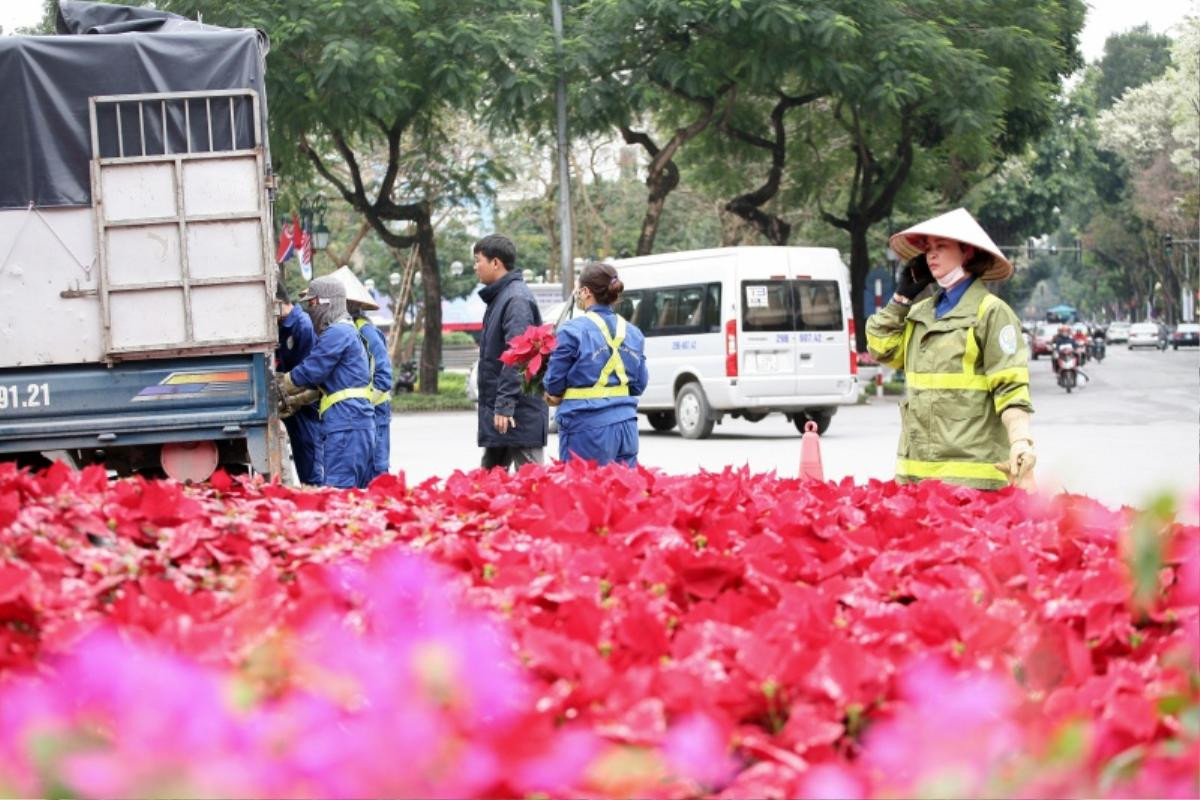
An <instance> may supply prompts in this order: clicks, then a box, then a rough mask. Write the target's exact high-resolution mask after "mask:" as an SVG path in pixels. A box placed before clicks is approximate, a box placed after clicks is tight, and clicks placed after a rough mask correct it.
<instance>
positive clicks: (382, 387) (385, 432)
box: [330, 267, 392, 477]
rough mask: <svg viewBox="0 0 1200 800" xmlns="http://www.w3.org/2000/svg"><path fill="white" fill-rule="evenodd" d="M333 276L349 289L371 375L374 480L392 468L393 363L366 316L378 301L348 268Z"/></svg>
mask: <svg viewBox="0 0 1200 800" xmlns="http://www.w3.org/2000/svg"><path fill="white" fill-rule="evenodd" d="M330 277H332V278H337V279H338V280H339V281H341V283H342V286H344V287H346V308H347V310H348V311H349V312H350V318H351V319H352V320H353V321H354V327H355V328H356V329H357V330H358V338H359V340H360V341H362V344H363V347H364V348H365V349H366V351H367V366H368V367H369V369H370V373H371V405H372V406H373V407H374V409H375V451H374V452H375V455H374V463H373V465H372V470H371V477H375V476H377V475H383V474H384V473H386V472H387V471H388V468H389V466H390V465H389V461H390V458H391V448H390V444H391V442H390V437H391V434H392V431H391V428H392V360H391V357H390V356H389V354H388V348H387V340H385V339H384V337H383V333H382V332H381V331H380V330H379V328H377V327H375V325H374V324H373V323H372V322H371V320H369V319H368V318H367V315H366V312H367V311H377V310H378V309H379V303H377V302H375V298H374V297H372V296H371V293H370V292H369V291H367V287H366V286H363V284H362V281H360V280H359V279H358V276H357V275H355V274H354V273H353V272H352V271H351V270H350V268H349V267H341V268H340V269H338V270H337V271H335V272H333V273H332V274H331V275H330Z"/></svg>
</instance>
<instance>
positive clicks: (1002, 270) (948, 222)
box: [890, 208, 1013, 281]
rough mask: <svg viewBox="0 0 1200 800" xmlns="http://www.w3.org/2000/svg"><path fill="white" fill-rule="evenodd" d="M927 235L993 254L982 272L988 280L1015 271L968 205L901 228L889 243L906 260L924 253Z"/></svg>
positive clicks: (999, 278)
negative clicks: (971, 212) (976, 219)
mask: <svg viewBox="0 0 1200 800" xmlns="http://www.w3.org/2000/svg"><path fill="white" fill-rule="evenodd" d="M927 236H941V237H942V238H943V239H953V240H954V241H956V242H962V243H963V244H969V245H971V246H973V247H974V248H975V249H976V250H979V251H981V252H983V253H984V254H985V255H988V256H991V263H990V264H989V265H988V267H987V269H986V270H985V271H984V273H983V275H982V277H983V279H984V280H985V281H1002V280H1007V279H1008V278H1009V277H1011V276H1012V274H1013V265H1012V262H1011V261H1009V260H1008V259H1007V258H1005V257H1004V254H1003V253H1001V252H1000V248H999V247H997V246H996V243H995V242H993V241H992V238H991V237H990V236H988V235H987V233H986V232H985V231H984V230H983V228H981V227H980V226H979V223H978V222H976V221H975V218H974V217H972V216H971V214H970V213H969V212H968V211H967V210H966V209H965V208H956V209H954V210H953V211H949V212H947V213H945V214H942V215H941V216H940V217H934V218H933V219H927V220H925V221H924V222H922V223H920V224H918V225H913V226H912V227H911V228H908V229H907V230H903V231H900V232H899V233H897V234H895V235H893V236H892V239H891V242H890V245H891V248H892V251H893V252H894V253H895V254H896V255H898V256H900V258H902V259H904V260H905V261H907V260H908V259H910V258H916V257H917V256H918V255H920V254H921V253H924V252H925V249H926V242H925V237H927Z"/></svg>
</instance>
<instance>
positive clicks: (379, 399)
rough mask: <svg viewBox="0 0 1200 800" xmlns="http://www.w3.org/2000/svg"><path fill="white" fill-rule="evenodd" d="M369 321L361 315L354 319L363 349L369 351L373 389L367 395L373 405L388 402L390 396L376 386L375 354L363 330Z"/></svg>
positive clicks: (369, 368)
mask: <svg viewBox="0 0 1200 800" xmlns="http://www.w3.org/2000/svg"><path fill="white" fill-rule="evenodd" d="M369 323H370V320H369V319H364V318H363V317H359V318H358V319H356V320H354V329H355V330H356V331H358V340H359V341H360V342H362V346H363V349H364V350H366V351H367V368H368V371H369V372H370V373H371V385H370V386H369V387H368V388H369V389H370V391H371V394H370V395H368V396H367V399H368V400H370V401H371V405H373V406H379V405H383V404H384V403H386V402H388V400H389V399H390V398H389V397H388V393H387V392H385V391H384V390H382V389H376V388H375V356H373V355H371V346H370V345H369V344H367V337H366V336H364V335H363V332H362V329H363V326H364V325H367V324H369Z"/></svg>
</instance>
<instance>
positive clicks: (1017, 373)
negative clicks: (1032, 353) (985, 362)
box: [987, 367, 1029, 391]
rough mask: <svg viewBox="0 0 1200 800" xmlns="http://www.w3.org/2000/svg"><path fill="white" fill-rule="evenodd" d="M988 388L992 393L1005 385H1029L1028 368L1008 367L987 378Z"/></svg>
mask: <svg viewBox="0 0 1200 800" xmlns="http://www.w3.org/2000/svg"><path fill="white" fill-rule="evenodd" d="M987 382H988V388H990V389H992V390H993V391H994V390H995V389H996V387H998V386H1002V385H1004V384H1006V383H1025V384H1027V383H1029V367H1009V368H1008V369H1001V370H996V371H995V372H993V373H991V374H989V375H988V376H987Z"/></svg>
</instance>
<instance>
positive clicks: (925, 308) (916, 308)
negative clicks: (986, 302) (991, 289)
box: [908, 278, 988, 325]
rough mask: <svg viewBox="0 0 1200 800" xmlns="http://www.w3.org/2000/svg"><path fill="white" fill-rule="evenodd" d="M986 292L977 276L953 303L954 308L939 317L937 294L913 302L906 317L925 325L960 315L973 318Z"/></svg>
mask: <svg viewBox="0 0 1200 800" xmlns="http://www.w3.org/2000/svg"><path fill="white" fill-rule="evenodd" d="M986 294H988V290H987V287H986V286H984V285H983V281H981V280H979V279H978V278H976V279H974V280H973V281H971V285H970V286H968V287H967V290H966V291H965V292H963V296H962V297H961V298H959V301H958V302H957V303H956V304H955V305H954V308H952V309H950V310H949V311H947V312H946V313H945V314H943V315H942V318H941V319H937V316H936V313H935V312H936V308H937V299H938V295H936V294H935V295H933V296H931V297H926V298H925V299H924V300H922V301H921V302H919V303H914V304H913V307H912V310H911V311H909V312H908V319H911V320H912V321H914V322H924V323H926V324H927V325H932V324H934V323H935V322H946V321H948V320H953V319H957V318H960V317H969V318H971V319H974V318H975V315H976V314H978V313H979V304H980V303H981V302H983V298H984V296H985V295H986Z"/></svg>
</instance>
